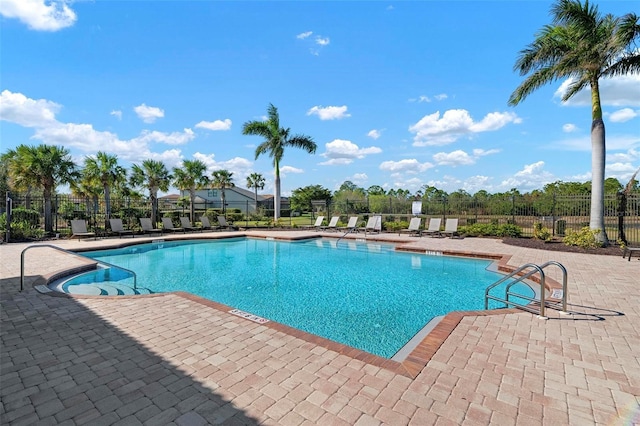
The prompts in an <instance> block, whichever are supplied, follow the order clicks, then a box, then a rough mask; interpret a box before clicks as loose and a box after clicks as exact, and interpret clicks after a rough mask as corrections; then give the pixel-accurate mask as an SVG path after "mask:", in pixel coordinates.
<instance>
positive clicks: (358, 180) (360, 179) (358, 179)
mask: <svg viewBox="0 0 640 426" xmlns="http://www.w3.org/2000/svg"><path fill="white" fill-rule="evenodd" d="M368 179H369V176H367V174H366V173H356V174H355V175H353V176H351V177H349V178H347V180H350V181H351V182H353V183H355V184H356V185H362V184H364V183H366V182H367V180H368Z"/></svg>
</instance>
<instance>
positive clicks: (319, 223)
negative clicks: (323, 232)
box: [302, 216, 324, 229]
mask: <svg viewBox="0 0 640 426" xmlns="http://www.w3.org/2000/svg"><path fill="white" fill-rule="evenodd" d="M323 220H324V216H318V217H317V218H316V221H315V223H314V224H313V225H303V226H302V227H303V228H305V229H311V228H313V229H320V227H321V226H322V221H323Z"/></svg>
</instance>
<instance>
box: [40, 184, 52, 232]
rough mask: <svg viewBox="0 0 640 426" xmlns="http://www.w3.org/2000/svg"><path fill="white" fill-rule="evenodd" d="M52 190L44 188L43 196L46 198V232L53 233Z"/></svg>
mask: <svg viewBox="0 0 640 426" xmlns="http://www.w3.org/2000/svg"><path fill="white" fill-rule="evenodd" d="M51 192H52V191H51V188H47V187H45V188H44V191H43V192H42V195H43V196H44V230H45V232H53V219H52V216H51Z"/></svg>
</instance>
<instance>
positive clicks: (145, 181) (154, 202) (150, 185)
mask: <svg viewBox="0 0 640 426" xmlns="http://www.w3.org/2000/svg"><path fill="white" fill-rule="evenodd" d="M171 179H172V176H171V174H170V173H169V170H167V166H165V165H164V163H163V162H162V161H156V160H144V161H143V162H142V165H141V166H140V165H137V164H134V165H133V166H132V167H131V178H130V179H129V181H130V182H131V185H132V186H134V187H144V188H146V189H148V190H149V200H150V202H151V220H152V221H153V224H154V226H155V225H156V223H157V221H158V191H165V192H166V191H168V190H169V185H170V183H171Z"/></svg>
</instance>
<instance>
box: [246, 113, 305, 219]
mask: <svg viewBox="0 0 640 426" xmlns="http://www.w3.org/2000/svg"><path fill="white" fill-rule="evenodd" d="M267 117H268V118H267V120H266V121H248V122H246V123H244V124H243V126H242V134H243V135H254V136H261V137H263V138H264V142H262V143H261V144H260V145H258V147H257V148H256V160H257V159H258V157H260V155H262V154H266V153H268V154H269V157H271V158H272V159H273V166H274V168H275V182H274V184H275V194H274V199H273V201H274V205H273V207H274V209H273V218H274V220H275V221H277V220H278V219H279V218H280V161H282V156H283V155H284V149H285V148H286V147H288V146H291V147H296V148H302V149H304V150H305V151H307V152H308V153H309V154H314V153H315V152H316V148H317V147H316V143H315V142H314V141H313V139H312V138H311V137H310V136H306V135H295V136H292V135H290V133H291V131H290V129H289V128H286V129H285V128H283V127H280V116H279V115H278V109H277V108H276V107H275V106H273V104H269V108H267Z"/></svg>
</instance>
